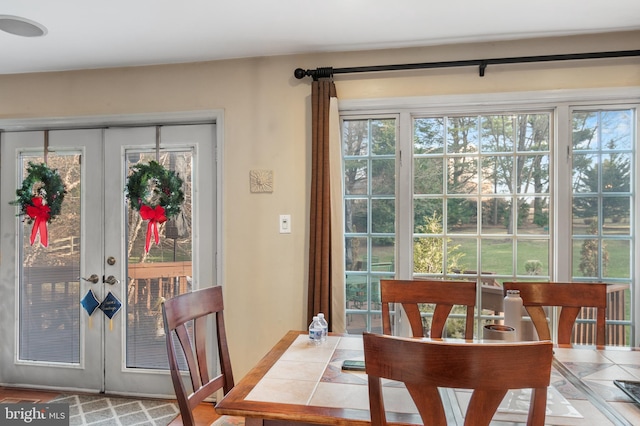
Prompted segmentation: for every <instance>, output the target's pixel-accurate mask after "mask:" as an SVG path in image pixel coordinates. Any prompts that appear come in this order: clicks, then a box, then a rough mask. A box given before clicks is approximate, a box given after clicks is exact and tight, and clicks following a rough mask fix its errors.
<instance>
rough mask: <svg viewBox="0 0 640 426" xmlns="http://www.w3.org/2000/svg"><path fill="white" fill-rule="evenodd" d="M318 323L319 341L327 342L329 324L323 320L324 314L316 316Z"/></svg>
mask: <svg viewBox="0 0 640 426" xmlns="http://www.w3.org/2000/svg"><path fill="white" fill-rule="evenodd" d="M318 322H319V323H320V326H321V327H322V339H320V340H322V341H323V342H324V341H326V340H327V336H328V335H329V323H328V322H327V320H326V319H324V314H323V313H322V312H320V313H319V314H318Z"/></svg>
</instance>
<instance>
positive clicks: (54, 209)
mask: <svg viewBox="0 0 640 426" xmlns="http://www.w3.org/2000/svg"><path fill="white" fill-rule="evenodd" d="M66 193H67V190H66V188H65V186H64V183H63V182H62V178H61V177H60V175H59V174H58V171H57V170H56V169H50V168H49V166H47V165H46V164H44V163H40V164H36V163H32V162H29V165H28V166H27V177H26V178H25V179H24V180H23V181H22V187H20V188H19V189H17V190H16V195H17V196H18V199H17V200H15V201H11V202H10V204H12V205H15V206H19V207H20V213H19V214H18V215H25V217H26V219H25V220H26V221H27V223H29V224H31V223H33V221H34V218H33V217H31V216H30V215H28V214H27V210H29V209H32V208H34V207H36V208H37V207H39V206H38V205H42V204H44V205H46V206H48V208H49V211H48V213H49V215H48V218H47V222H51V220H53V219H54V218H55V217H56V216H57V215H59V214H60V210H61V209H62V201H63V200H64V196H65V194H66ZM36 200H37V201H36Z"/></svg>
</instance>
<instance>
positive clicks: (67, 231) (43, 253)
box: [19, 154, 82, 364]
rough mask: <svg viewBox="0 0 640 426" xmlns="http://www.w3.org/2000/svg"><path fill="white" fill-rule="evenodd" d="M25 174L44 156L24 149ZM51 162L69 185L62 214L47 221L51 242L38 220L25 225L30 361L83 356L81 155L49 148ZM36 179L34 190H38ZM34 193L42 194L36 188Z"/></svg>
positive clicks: (23, 279)
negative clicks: (38, 230) (39, 231)
mask: <svg viewBox="0 0 640 426" xmlns="http://www.w3.org/2000/svg"><path fill="white" fill-rule="evenodd" d="M20 160H21V161H20V163H21V167H22V170H23V177H26V176H27V167H28V165H29V163H30V162H32V163H35V164H40V163H43V162H44V158H43V157H42V156H28V155H22V156H21V157H20ZM47 165H48V166H49V168H51V169H57V170H58V173H59V174H60V177H61V178H62V180H63V182H64V185H65V187H66V190H67V194H66V195H65V197H64V202H63V203H62V209H61V211H60V214H59V215H57V216H55V217H54V218H53V219H52V220H51V223H49V224H48V226H47V228H48V229H47V234H48V240H49V246H48V247H43V246H42V245H41V244H40V238H41V236H40V235H38V236H36V239H35V241H34V244H33V245H31V242H30V237H31V232H32V227H33V224H29V223H28V222H27V221H22V222H21V227H20V231H21V232H20V240H19V241H21V244H20V265H22V268H21V270H20V302H19V303H20V332H19V338H20V342H19V358H20V359H21V360H28V361H43V362H60V363H74V364H77V363H79V362H80V299H81V297H82V296H81V295H80V294H79V287H80V283H79V277H80V252H81V247H80V155H75V154H69V155H53V154H49V156H48V158H47ZM36 186H39V187H41V185H37V184H36V185H34V191H38V188H37V187H36ZM34 195H36V194H35V193H34Z"/></svg>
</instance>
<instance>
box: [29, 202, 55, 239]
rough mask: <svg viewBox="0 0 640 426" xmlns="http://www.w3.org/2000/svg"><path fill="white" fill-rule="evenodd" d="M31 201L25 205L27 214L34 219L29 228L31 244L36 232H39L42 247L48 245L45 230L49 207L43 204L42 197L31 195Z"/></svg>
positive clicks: (47, 235)
mask: <svg viewBox="0 0 640 426" xmlns="http://www.w3.org/2000/svg"><path fill="white" fill-rule="evenodd" d="M31 202H32V203H33V205H30V206H27V215H29V217H30V218H31V219H34V220H35V223H34V224H33V228H32V229H31V245H33V243H34V242H35V240H36V235H38V232H40V244H42V246H43V247H48V246H49V234H48V232H47V221H48V220H49V218H50V217H51V216H50V215H49V213H50V212H51V209H50V208H49V206H47V205H46V204H44V200H43V199H42V197H33V198H32V199H31Z"/></svg>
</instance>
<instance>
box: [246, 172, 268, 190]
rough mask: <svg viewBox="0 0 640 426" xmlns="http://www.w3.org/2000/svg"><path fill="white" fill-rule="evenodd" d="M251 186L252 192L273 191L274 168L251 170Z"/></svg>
mask: <svg viewBox="0 0 640 426" xmlns="http://www.w3.org/2000/svg"><path fill="white" fill-rule="evenodd" d="M249 188H250V190H251V192H273V170H251V172H249Z"/></svg>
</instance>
